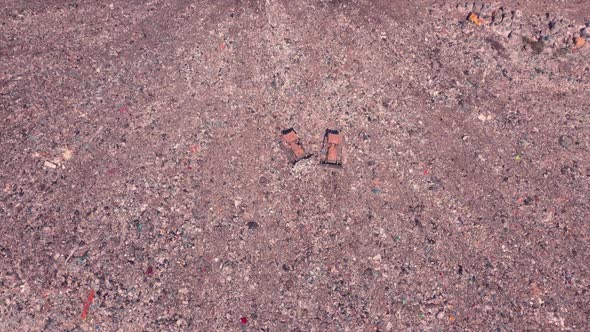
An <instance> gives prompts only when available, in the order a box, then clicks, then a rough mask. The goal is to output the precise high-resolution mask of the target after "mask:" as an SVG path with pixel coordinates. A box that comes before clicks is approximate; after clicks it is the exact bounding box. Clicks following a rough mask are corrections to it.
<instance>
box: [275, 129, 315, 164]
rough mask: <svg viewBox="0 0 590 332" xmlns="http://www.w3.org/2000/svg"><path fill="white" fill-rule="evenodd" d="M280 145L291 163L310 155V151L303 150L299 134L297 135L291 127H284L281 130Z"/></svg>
mask: <svg viewBox="0 0 590 332" xmlns="http://www.w3.org/2000/svg"><path fill="white" fill-rule="evenodd" d="M281 147H282V148H283V150H284V151H285V153H287V157H288V158H289V161H290V162H291V163H293V164H295V163H296V162H298V161H299V160H301V159H305V158H309V157H310V156H311V154H310V153H307V152H305V149H304V148H303V144H301V140H300V139H299V135H297V132H296V131H295V129H293V128H289V129H285V130H283V131H282V132H281Z"/></svg>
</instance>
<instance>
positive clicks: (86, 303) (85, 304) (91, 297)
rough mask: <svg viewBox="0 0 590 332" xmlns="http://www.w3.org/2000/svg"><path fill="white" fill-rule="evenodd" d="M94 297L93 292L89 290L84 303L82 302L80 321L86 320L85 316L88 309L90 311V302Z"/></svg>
mask: <svg viewBox="0 0 590 332" xmlns="http://www.w3.org/2000/svg"><path fill="white" fill-rule="evenodd" d="M94 295H95V293H94V290H93V289H91V290H90V294H88V298H87V299H86V302H84V308H83V309H82V319H86V316H88V309H90V305H91V304H92V301H94Z"/></svg>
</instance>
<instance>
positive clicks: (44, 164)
mask: <svg viewBox="0 0 590 332" xmlns="http://www.w3.org/2000/svg"><path fill="white" fill-rule="evenodd" d="M43 166H45V168H51V169H56V168H57V165H56V164H54V163H52V162H51V161H48V160H45V162H44V163H43Z"/></svg>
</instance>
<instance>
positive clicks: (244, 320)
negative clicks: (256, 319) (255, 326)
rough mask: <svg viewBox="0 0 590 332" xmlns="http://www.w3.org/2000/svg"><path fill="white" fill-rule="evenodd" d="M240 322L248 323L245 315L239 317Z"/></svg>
mask: <svg viewBox="0 0 590 332" xmlns="http://www.w3.org/2000/svg"><path fill="white" fill-rule="evenodd" d="M240 323H242V325H247V324H248V318H246V317H241V318H240Z"/></svg>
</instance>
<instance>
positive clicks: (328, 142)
mask: <svg viewBox="0 0 590 332" xmlns="http://www.w3.org/2000/svg"><path fill="white" fill-rule="evenodd" d="M343 143H344V139H343V137H342V135H341V134H340V132H339V131H338V130H334V129H326V133H325V134H324V143H323V146H322V160H321V164H322V165H326V166H332V167H342V145H343Z"/></svg>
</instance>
